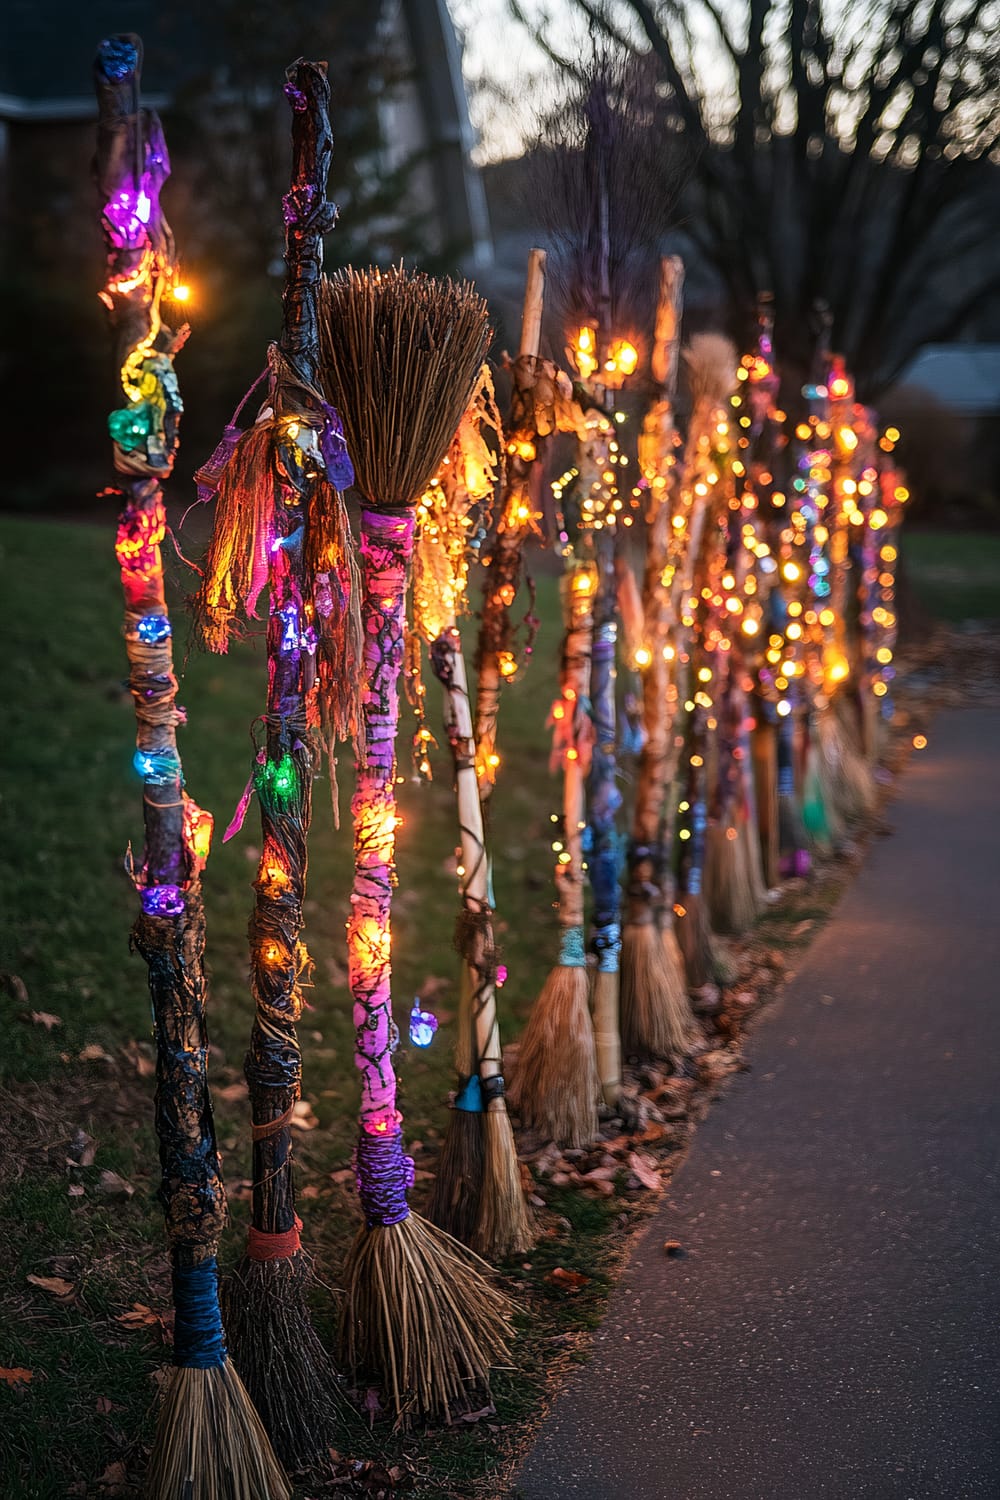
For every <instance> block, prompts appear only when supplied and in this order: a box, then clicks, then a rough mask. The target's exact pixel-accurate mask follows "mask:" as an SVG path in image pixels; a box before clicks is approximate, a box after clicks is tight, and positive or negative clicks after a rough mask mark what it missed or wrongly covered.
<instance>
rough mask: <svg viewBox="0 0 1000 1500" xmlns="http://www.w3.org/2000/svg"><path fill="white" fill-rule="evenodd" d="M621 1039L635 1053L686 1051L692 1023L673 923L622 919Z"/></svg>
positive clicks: (675, 1053) (662, 1054)
mask: <svg viewBox="0 0 1000 1500" xmlns="http://www.w3.org/2000/svg"><path fill="white" fill-rule="evenodd" d="M620 1002H621V1028H622V1045H623V1046H624V1048H625V1051H626V1052H627V1053H634V1054H636V1055H638V1056H639V1057H677V1056H680V1057H684V1056H686V1055H687V1053H689V1052H690V1050H691V1043H692V1038H693V1035H694V1030H695V1024H694V1017H693V1015H692V1012H691V1003H690V1001H689V999H688V993H687V980H686V978H685V974H684V960H683V958H682V956H681V953H680V950H679V948H678V946H677V938H676V935H675V933H674V930H673V925H672V924H671V926H670V927H665V928H664V929H663V930H662V931H661V930H660V928H658V927H657V926H656V925H655V923H653V922H644V923H641V924H636V923H626V925H625V927H624V928H623V930H622V956H621V989H620Z"/></svg>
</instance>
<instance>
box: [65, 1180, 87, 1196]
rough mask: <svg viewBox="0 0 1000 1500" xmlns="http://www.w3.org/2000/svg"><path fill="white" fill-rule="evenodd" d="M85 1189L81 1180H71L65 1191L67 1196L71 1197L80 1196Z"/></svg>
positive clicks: (83, 1193)
mask: <svg viewBox="0 0 1000 1500" xmlns="http://www.w3.org/2000/svg"><path fill="white" fill-rule="evenodd" d="M86 1191H87V1190H86V1188H85V1187H84V1185H83V1183H82V1182H71V1183H70V1185H69V1187H68V1189H67V1192H68V1193H69V1196H70V1197H71V1198H82V1197H83V1196H84V1195H85V1193H86Z"/></svg>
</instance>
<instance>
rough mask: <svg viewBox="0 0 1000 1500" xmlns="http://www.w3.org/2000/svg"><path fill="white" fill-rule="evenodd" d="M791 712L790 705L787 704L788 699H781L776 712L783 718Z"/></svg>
mask: <svg viewBox="0 0 1000 1500" xmlns="http://www.w3.org/2000/svg"><path fill="white" fill-rule="evenodd" d="M791 711H792V705H791V704H790V703H789V701H788V699H787V698H782V700H781V702H780V703H779V704H778V712H779V714H780V715H781V717H782V718H785V716H786V715H787V714H790V713H791Z"/></svg>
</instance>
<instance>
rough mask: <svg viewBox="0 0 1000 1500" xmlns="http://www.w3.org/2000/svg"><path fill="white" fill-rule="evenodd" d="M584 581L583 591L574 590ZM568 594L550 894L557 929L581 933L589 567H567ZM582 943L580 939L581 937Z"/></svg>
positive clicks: (590, 614) (590, 597)
mask: <svg viewBox="0 0 1000 1500" xmlns="http://www.w3.org/2000/svg"><path fill="white" fill-rule="evenodd" d="M583 578H586V580H587V587H586V588H584V589H577V588H575V587H574V585H575V584H576V582H577V581H578V580H581V579H583ZM568 582H569V585H570V588H571V590H572V595H571V598H570V599H569V601H568V602H567V630H566V638H565V644H564V647H563V661H562V673H561V677H562V706H563V710H564V713H565V714H566V715H567V717H568V719H569V724H568V726H567V736H566V739H565V741H564V744H565V749H564V753H563V757H562V764H563V840H562V841H563V846H564V847H563V851H562V852H563V853H564V854H566V855H568V856H569V857H568V859H565V860H558V861H557V862H556V872H555V874H556V891H557V893H558V896H559V925H560V927H561V928H562V929H563V932H564V933H565V932H567V931H568V930H570V929H572V928H579V929H581V930H582V928H583V920H584V871H583V830H584V826H585V820H586V781H587V778H586V761H585V759H584V751H585V744H584V735H585V733H586V730H587V713H586V709H585V707H584V704H585V702H586V699H587V697H588V695H589V693H590V667H591V651H592V646H593V634H594V616H593V579H592V575H591V570H590V569H589V568H579V567H577V568H573V569H571V571H570V573H569V577H568ZM581 942H582V938H581Z"/></svg>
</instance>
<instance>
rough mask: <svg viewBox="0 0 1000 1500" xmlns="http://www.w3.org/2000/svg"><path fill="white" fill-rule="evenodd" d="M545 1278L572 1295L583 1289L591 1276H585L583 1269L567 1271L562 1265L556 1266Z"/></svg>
mask: <svg viewBox="0 0 1000 1500" xmlns="http://www.w3.org/2000/svg"><path fill="white" fill-rule="evenodd" d="M545 1280H546V1281H548V1282H551V1284H552V1285H553V1286H557V1287H559V1288H560V1289H561V1290H562V1291H564V1292H568V1293H569V1294H570V1295H571V1296H572V1295H573V1294H574V1293H576V1292H579V1291H581V1290H582V1288H583V1287H585V1286H587V1284H588V1283H589V1281H590V1277H589V1276H584V1274H583V1272H582V1271H567V1270H565V1269H564V1268H563V1267H562V1266H556V1267H555V1268H554V1269H553V1270H551V1271H549V1272H548V1274H547V1275H546V1277H545Z"/></svg>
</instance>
